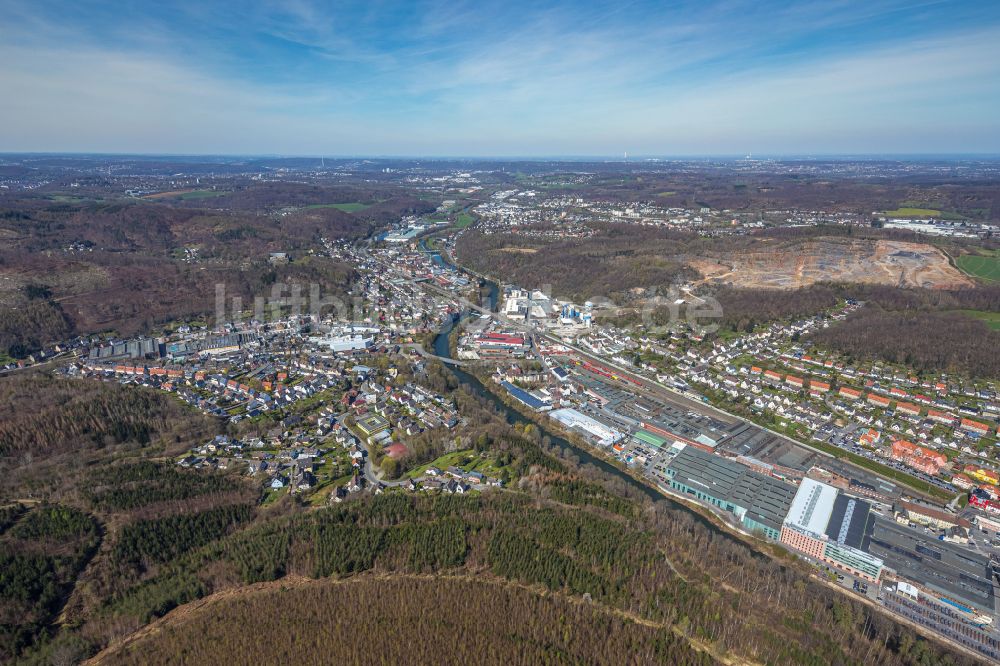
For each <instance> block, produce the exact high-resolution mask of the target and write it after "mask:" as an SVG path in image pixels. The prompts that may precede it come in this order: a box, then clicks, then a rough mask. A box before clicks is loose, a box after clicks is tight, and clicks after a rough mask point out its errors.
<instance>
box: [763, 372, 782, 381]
mask: <svg viewBox="0 0 1000 666" xmlns="http://www.w3.org/2000/svg"><path fill="white" fill-rule="evenodd" d="M764 376H765V377H767V378H768V379H773V380H774V381H776V382H780V381H781V373H780V372H775V371H774V370H765V371H764Z"/></svg>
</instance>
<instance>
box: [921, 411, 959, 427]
mask: <svg viewBox="0 0 1000 666" xmlns="http://www.w3.org/2000/svg"><path fill="white" fill-rule="evenodd" d="M927 418H929V419H930V420H932V421H937V422H938V423H944V424H945V425H953V424H954V423H955V417H954V416H952V415H951V414H948V413H947V412H939V411H938V410H936V409H928V410H927Z"/></svg>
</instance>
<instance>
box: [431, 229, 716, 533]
mask: <svg viewBox="0 0 1000 666" xmlns="http://www.w3.org/2000/svg"><path fill="white" fill-rule="evenodd" d="M420 248H421V249H422V250H423V251H424V252H426V253H427V254H428V255H429V256H430V257H431V259H432V260H433V261H434V262H435V263H436V264H438V265H441V266H448V267H451V268H455V269H456V270H460V269H458V268H457V267H455V266H454V265H453V264H451V263H450V262H449V261H448V260H447V259H445V258H444V257H442V256H441V254H440V253H439V252H435V251H433V250H431V249H430V248H428V247H427V246H426V244H425V243H424V242H423V241H421V243H420ZM481 286H485V287H487V288H488V294H487V297H488V299H489V306H490V310H491V311H494V312H495V311H496V307H497V301H498V299H499V292H500V289H499V287H498V286H497V284H496V283H495V282H492V281H490V280H482V281H481ZM471 316H473V315H472V314H471V313H469V312H464V313H462V315H461V317H456V318H455V320H454V321H452V322H450V323H449V324H446V325H445V326H444V328H442V329H441V332H439V333H438V334H437V336H436V337H435V338H434V354H435V355H436V356H441V357H444V358H451V345H450V344H449V337H450V334H451V332H452V331H453V330H454V328H455V325H456V324H460V323H461V322H462V321H464V320H466V319H468V318H469V317H471ZM445 367H447V368H448V370H450V371H451V372H452V373H453V374H454V375H455V377H456V379H458V381H459V383H460V384H465V385H467V386H468V387H469V388H470V389H471V390H472V391H473V393H475V394H477V395H479V396H481V397H483V398H485V399H486V400H489V401H490V402H491V403H492V404H493V405H494V406H495V407H496V408H497V411H499V412H500V413H501V414H503V416H504V419H506V421H507V423H509V424H511V425H516V424H519V423H520V424H528V423H531V424H532V425H534V426H535V427H536V428H538V429H539V431H540V432H541V434H542V436H543V437H548V438H549V440H550V441H551V442H552V443H553V444H554V445H556V446H558V447H561V448H568V449H570V450H571V451H573V453H574V454H575V455H576V456H577V457H578V458H579V460H580V462H581V463H583V464H588V465H593V466H594V467H596V468H598V469H600V470H601V471H602V472H604V473H606V474H611V475H612V476H615V477H617V478H619V479H622V480H623V481H625V482H626V483H628V484H629V485H630V486H632V487H633V488H636V489H637V490H639V491H641V492H642V493H643V494H644V495H646V497H649V498H650V499H652V500H653V501H657V502H660V501H665V502H668V503H670V504H671V506H673V507H675V508H680V509H684V510H686V511H689V512H690V513H691V514H692V515H693V516H695V517H696V518H697V519H699V520H700V521H701V522H703V523H704V524H705V525H707V526H708V527H710V528H712V529H713V530H718V528H717V527H715V525H713V524H712V523H711V522H709V521H707V520H705V518H704V517H703V516H701V515H700V514H698V513H695V512H694V511H691V510H690V509H689V508H688V507H686V506H684V505H683V504H679V503H677V502H674V501H673V500H671V499H669V498H668V497H666V496H664V495H663V494H662V493H660V492H659V491H658V490H656V489H654V488H652V487H651V486H649V485H647V484H645V483H641V482H639V481H637V480H636V479H634V478H632V477H631V476H629V475H628V474H626V473H625V472H623V471H622V470H620V469H618V468H617V467H615V466H614V465H612V464H611V463H609V462H608V461H607V460H605V459H603V458H600V457H598V456H595V455H594V454H592V453H591V452H590V451H588V450H586V449H584V448H581V447H580V446H577V445H576V444H573V443H572V442H570V441H569V440H567V439H566V438H565V437H562V436H560V435H557V434H555V433H553V432H551V431H549V430H548V429H547V428H545V426H543V425H541V424H540V423H538V422H536V421H533V420H531V419H529V418H527V417H525V416H523V415H522V414H521V413H520V412H518V411H517V410H516V409H513V408H511V407H509V406H507V405H506V404H505V403H504V401H503V400H501V399H500V398H499V397H498V396H497V395H496V394H495V393H493V391H491V390H490V389H489V388H487V387H486V386H485V385H484V384H483V383H482V382H481V381H480V380H479V378H478V377H476V376H475V375H472V374H470V373H468V372H466V371H464V370H462V369H461V368H459V367H457V366H454V365H452V364H450V363H448V364H445Z"/></svg>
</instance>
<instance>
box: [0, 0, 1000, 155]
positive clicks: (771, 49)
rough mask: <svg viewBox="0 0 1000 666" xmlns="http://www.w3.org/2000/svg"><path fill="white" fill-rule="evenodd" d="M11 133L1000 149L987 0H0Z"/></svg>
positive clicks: (217, 140) (472, 148) (51, 143)
mask: <svg viewBox="0 0 1000 666" xmlns="http://www.w3.org/2000/svg"><path fill="white" fill-rule="evenodd" d="M0 63H3V64H2V66H0V90H2V91H3V99H2V100H0V151H84V152H89V151H99V152H170V153H216V154H217V153H231V154H263V153H267V154H286V155H331V156H333V155H450V156H454V155H468V156H472V155H487V156H489V155H494V156H511V155H523V156H539V155H564V156H571V155H618V154H621V153H622V152H624V151H628V152H629V153H630V154H633V155H695V154H705V155H719V154H742V153H746V152H751V151H752V152H754V153H756V154H768V153H769V154H789V153H795V154H803V153H808V154H836V153H855V154H857V153H938V152H944V153H965V152H978V153H983V152H987V153H1000V1H997V0H992V1H982V2H979V1H976V0H968V1H965V2H950V1H941V2H933V1H921V0H911V1H909V2H906V1H899V0H868V1H866V2H853V1H847V0H828V1H826V2H772V1H769V0H754V1H743V0H723V1H721V2H712V1H710V0H695V1H683V2H665V1H664V2H615V3H606V4H605V3H594V2H586V1H585V0H578V1H571V2H557V3H538V2H516V1H512V2H502V3H489V2H469V3H463V2H461V1H437V0H434V1H431V2H407V3H397V2H382V1H379V0H370V1H368V2H360V3H346V2H318V1H311V0H291V1H274V2H239V3H236V2H234V3H222V2H209V1H203V2H164V1H160V2H141V1H136V2H127V3H126V2H121V3H109V2H88V1H86V0H83V1H81V0H76V1H73V2H69V1H63V2H54V1H47V0H31V1H27V0H26V1H21V2H17V1H14V2H8V1H7V0H0Z"/></svg>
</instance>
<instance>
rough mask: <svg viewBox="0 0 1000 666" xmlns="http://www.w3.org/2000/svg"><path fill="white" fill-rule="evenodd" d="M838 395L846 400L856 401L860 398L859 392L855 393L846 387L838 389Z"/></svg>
mask: <svg viewBox="0 0 1000 666" xmlns="http://www.w3.org/2000/svg"><path fill="white" fill-rule="evenodd" d="M840 395H841V396H842V397H844V398H847V399H848V400H857V399H858V398H860V397H861V391H856V390H854V389H852V388H848V387H846V386H841V387H840Z"/></svg>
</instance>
